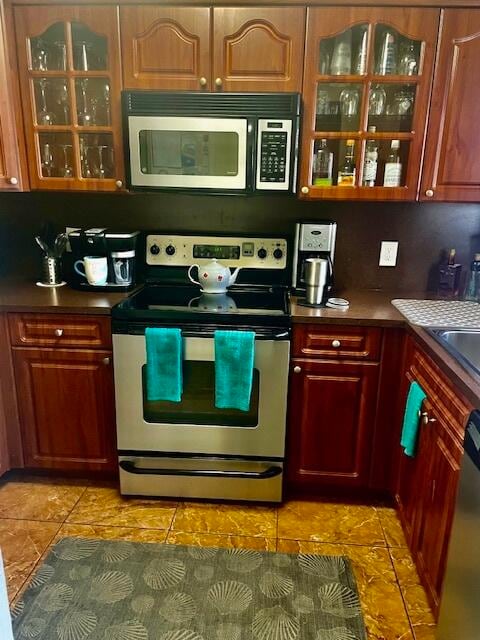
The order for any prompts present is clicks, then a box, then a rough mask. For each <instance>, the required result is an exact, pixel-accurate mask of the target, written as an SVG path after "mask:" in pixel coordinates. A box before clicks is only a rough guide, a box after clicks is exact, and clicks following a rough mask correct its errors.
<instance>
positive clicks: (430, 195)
mask: <svg viewBox="0 0 480 640" xmlns="http://www.w3.org/2000/svg"><path fill="white" fill-rule="evenodd" d="M425 195H426V196H427V198H433V189H427V190H426V191H425Z"/></svg>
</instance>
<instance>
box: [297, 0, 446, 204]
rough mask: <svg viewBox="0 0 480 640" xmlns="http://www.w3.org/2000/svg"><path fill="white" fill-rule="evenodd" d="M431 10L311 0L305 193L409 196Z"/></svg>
mask: <svg viewBox="0 0 480 640" xmlns="http://www.w3.org/2000/svg"><path fill="white" fill-rule="evenodd" d="M438 23H439V11H438V10H437V9H397V8H374V7H358V8H335V9H331V8H310V9H309V10H308V17H307V43H306V53H305V72H304V82H303V97H304V116H303V137H302V158H301V159H302V165H301V181H300V186H301V189H300V192H301V194H302V196H303V197H304V198H309V199H314V198H330V199H336V198H340V199H356V200H358V199H365V200H373V199H378V200H415V198H416V197H417V192H418V184H419V177H420V167H421V157H422V149H423V143H424V137H425V127H426V120H427V112H428V104H429V99H430V88H431V83H432V68H433V60H434V54H435V46H436V41H437V33H438Z"/></svg>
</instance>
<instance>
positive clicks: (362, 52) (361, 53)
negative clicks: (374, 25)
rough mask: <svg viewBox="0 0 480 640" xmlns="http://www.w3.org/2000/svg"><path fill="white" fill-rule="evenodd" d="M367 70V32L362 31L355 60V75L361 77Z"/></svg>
mask: <svg viewBox="0 0 480 640" xmlns="http://www.w3.org/2000/svg"><path fill="white" fill-rule="evenodd" d="M366 70H367V30H366V29H364V30H363V34H362V39H361V40H360V45H359V47H358V51H357V59H356V60H355V73H356V74H357V75H359V76H362V75H363V74H364V73H365V72H366Z"/></svg>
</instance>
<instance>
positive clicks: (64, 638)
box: [12, 538, 366, 640]
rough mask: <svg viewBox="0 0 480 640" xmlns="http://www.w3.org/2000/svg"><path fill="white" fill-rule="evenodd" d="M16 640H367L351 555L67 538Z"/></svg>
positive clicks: (21, 606)
mask: <svg viewBox="0 0 480 640" xmlns="http://www.w3.org/2000/svg"><path fill="white" fill-rule="evenodd" d="M12 617H13V625H14V637H15V639H16V640H32V639H34V640H297V639H298V640H365V639H366V632H365V626H364V623H363V618H362V614H361V609H360V602H359V598H358V592H357V588H356V584H355V578H354V576H353V572H352V568H351V566H350V561H349V560H348V558H345V557H342V556H318V555H304V554H299V555H289V554H283V553H270V552H260V551H254V550H250V549H216V548H207V547H187V546H179V545H170V544H148V543H137V542H118V541H105V540H90V539H86V538H64V539H63V540H61V541H60V542H58V543H57V544H56V545H55V547H53V549H52V551H51V552H50V554H49V556H48V557H47V559H46V561H45V563H44V564H43V565H42V566H41V567H40V568H39V569H38V571H37V572H36V574H35V575H34V577H33V578H32V580H31V582H30V585H29V587H28V589H27V590H26V592H25V593H24V595H23V599H22V600H20V601H19V602H18V603H17V605H16V606H15V608H14V609H13V611H12Z"/></svg>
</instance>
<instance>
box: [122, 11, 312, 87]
mask: <svg viewBox="0 0 480 640" xmlns="http://www.w3.org/2000/svg"><path fill="white" fill-rule="evenodd" d="M120 29H121V41H122V57H123V79H124V87H125V88H127V89H159V90H190V91H194V90H206V91H213V90H217V91H219V90H224V91H300V90H301V85H302V65H303V52H304V33H305V9H304V8H303V7H276V8H274V7H270V8H267V7H248V8H245V7H244V8H239V7H225V8H223V7H222V8H217V7H215V8H213V9H209V8H208V7H173V6H172V7H168V6H158V5H140V6H139V5H136V6H125V7H120Z"/></svg>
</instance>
